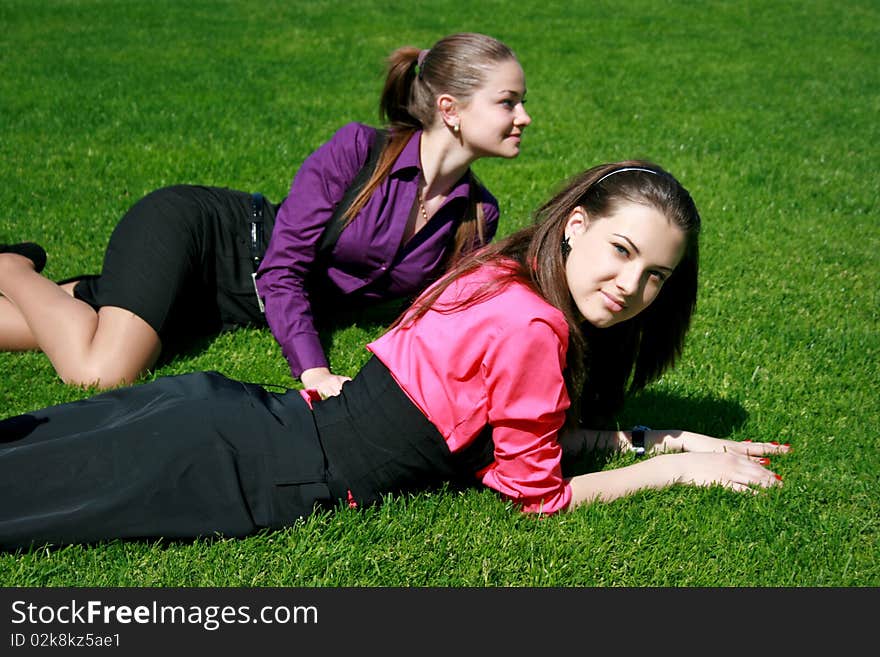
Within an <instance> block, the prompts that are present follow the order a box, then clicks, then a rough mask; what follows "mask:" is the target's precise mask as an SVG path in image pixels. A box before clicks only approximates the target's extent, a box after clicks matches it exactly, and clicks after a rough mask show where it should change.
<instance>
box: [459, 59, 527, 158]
mask: <svg viewBox="0 0 880 657" xmlns="http://www.w3.org/2000/svg"><path fill="white" fill-rule="evenodd" d="M525 95H526V79H525V74H524V73H523V70H522V67H521V66H520V65H519V63H518V62H517V61H516V60H513V59H509V60H505V61H503V62H501V63H499V64H497V65H496V66H495V67H494V68H493V69H492V70H491V71H490V72H489V74H488V75H487V76H486V82H485V83H484V84H483V86H481V87H480V88H479V89H477V91H476V92H475V93H474V95H473V96H472V97H471V98H470V100H469V101H468V102H467V104H465V105H464V106H463V107H460V108H459V111H458V119H459V129H460V131H461V140H462V143H463V144H464V146H465V147H466V148H468V149H470V151H471V153H472V155H473V157H474V158H475V159H476V158H478V157H508V158H511V157H516V156H517V155H519V148H520V141H521V140H522V133H523V130H525V128H526V126H527V125H529V124H530V123H531V122H532V117H531V116H529V114H528V112H526V109H525V107H524V106H523V103H524V102H525V101H524V99H525Z"/></svg>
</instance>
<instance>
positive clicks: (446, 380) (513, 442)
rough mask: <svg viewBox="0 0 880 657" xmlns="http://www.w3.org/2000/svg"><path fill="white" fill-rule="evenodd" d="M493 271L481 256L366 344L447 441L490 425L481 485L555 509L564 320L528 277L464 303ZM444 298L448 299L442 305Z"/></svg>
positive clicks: (560, 491)
mask: <svg viewBox="0 0 880 657" xmlns="http://www.w3.org/2000/svg"><path fill="white" fill-rule="evenodd" d="M498 273H499V268H498V267H495V266H485V267H482V268H481V269H479V270H477V271H476V272H474V273H472V274H469V275H466V276H463V277H461V278H460V279H459V280H458V281H456V282H455V283H453V284H452V285H450V286H449V288H447V289H446V290H445V291H444V293H443V294H442V295H441V297H440V298H439V299H438V302H437V303H436V304H434V306H433V307H432V309H431V310H429V311H428V312H427V313H426V314H425V315H424V316H422V317H421V318H420V319H418V320H417V321H415V322H413V323H406V322H404V323H403V324H401V325H399V326H397V327H395V328H394V329H392V330H391V331H389V332H388V333H386V334H385V335H383V336H382V337H380V338H379V339H377V340H375V341H374V342H371V343H370V344H369V345H367V349H369V350H370V351H371V352H373V353H374V354H375V355H376V356H377V357H378V358H379V359H380V360H381V361H382V362H383V363H384V364H385V366H386V367H387V368H388V369H389V371H390V372H391V374H392V376H394V378H395V380H396V381H397V383H398V384H400V386H401V388H402V389H403V390H404V391H405V392H406V394H407V395H408V396H409V397H410V399H411V400H412V401H413V403H415V404H416V406H418V408H420V409H421V410H422V412H423V413H424V414H425V416H426V417H427V418H428V419H429V420H430V421H431V422H432V423H433V424H434V425H435V426H436V427H437V429H438V430H439V431H440V433H441V434H442V435H443V437H444V438H445V439H446V442H447V443H448V445H449V448H450V450H451V451H453V452H455V451H457V450H460V449H462V448H463V447H465V446H466V445H468V444H469V443H471V442H472V441H473V440H474V439H475V438H476V437H477V436H478V434H479V433H480V431H481V430H482V429H483V427H484V426H486V425H487V424H489V425H491V427H492V440H493V442H494V446H495V447H494V454H495V460H494V462H493V463H492V464H491V465H490V466H489V467H488V468H486V469H484V470H483V471H481V472H480V473H479V476H480V478H481V480H482V482H483V484H485V485H486V486H488V487H489V488H492V489H494V490H496V491H498V492H499V493H501V494H502V495H504V496H505V497H507V498H509V499H511V500H513V501H514V502H515V503H516V504H518V505H519V506H520V507H521V508H522V509H523V510H524V511H530V512H543V513H553V512H555V511H559V510H560V509H564V508H566V507H567V506H568V504H569V502H570V501H571V487H570V486H569V485H568V483H567V482H566V481H565V480H564V479H563V477H562V469H561V465H560V459H561V456H562V449H561V447H560V445H559V443H558V441H557V432H558V431H559V429H560V428H561V427H562V425H563V423H564V421H565V411H566V409H567V408H568V406H569V403H570V400H569V397H568V392H567V390H566V388H565V382H564V379H563V374H562V373H563V369H564V367H565V353H566V349H567V347H568V325H567V324H566V322H565V318H564V317H563V315H562V313H561V312H560V311H559V310H558V309H557V308H555V307H553V306H551V305H550V304H549V303H547V302H546V301H545V300H544V299H542V298H541V297H540V296H538V295H537V294H535V293H534V292H533V291H532V290H531V289H529V288H528V287H527V286H526V285H523V284H522V283H519V282H512V283H510V284H506V285H505V286H504V287H502V288H501V289H500V290H499V291H498V292H497V293H496V294H494V295H493V296H491V297H490V298H488V299H486V300H483V301H480V302H479V303H477V304H475V305H472V306H470V307H469V308H467V309H466V310H460V311H455V312H443V307H444V305H446V304H450V302H453V303H454V302H455V301H456V300H458V299H462V298H467V297H468V296H470V295H471V294H472V293H473V292H474V291H475V290H477V289H478V288H480V286H482V285H484V284H485V283H487V282H491V281H492V280H494V279H495V278H496V277H497V276H498ZM447 308H448V305H447Z"/></svg>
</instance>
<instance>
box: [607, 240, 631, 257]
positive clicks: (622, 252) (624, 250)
mask: <svg viewBox="0 0 880 657" xmlns="http://www.w3.org/2000/svg"><path fill="white" fill-rule="evenodd" d="M611 246H613V247H614V250H615V251H617V252H618V253H619V254H620V255H624V256H628V255H629V249H627V248H626V247H625V246H623V244H618V243H616V242H612V244H611Z"/></svg>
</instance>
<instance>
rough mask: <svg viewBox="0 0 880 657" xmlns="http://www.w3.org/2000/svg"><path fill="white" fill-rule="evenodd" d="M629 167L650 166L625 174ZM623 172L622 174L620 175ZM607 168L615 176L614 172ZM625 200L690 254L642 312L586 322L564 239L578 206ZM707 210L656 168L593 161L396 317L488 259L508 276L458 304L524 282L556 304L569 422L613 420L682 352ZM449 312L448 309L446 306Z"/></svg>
mask: <svg viewBox="0 0 880 657" xmlns="http://www.w3.org/2000/svg"><path fill="white" fill-rule="evenodd" d="M630 167H638V168H640V169H648V170H649V172H646V171H639V170H635V171H618V170H620V169H627V168H630ZM613 172H617V173H613ZM609 173H611V174H612V175H610V176H608V177H605V176H607V175H608V174H609ZM623 203H639V204H642V205H647V206H649V207H653V208H655V209H657V210H658V211H659V212H660V213H662V214H663V215H664V216H665V217H666V218H667V220H669V222H670V223H672V224H674V225H676V226H678V227H679V228H680V229H681V230H682V231H683V232H684V234H685V238H686V246H685V252H684V255H683V257H682V259H681V261H680V262H679V264H678V266H677V267H676V268H675V271H674V272H673V273H672V275H671V276H670V277H669V278H668V280H667V281H666V282H665V283H664V284H663V287H662V288H661V289H660V293H659V294H658V295H657V298H656V299H655V300H654V302H653V303H652V304H651V305H650V306H648V307H647V308H646V309H645V310H644V311H642V312H641V313H639V314H638V315H636V316H635V317H633V318H631V319H629V320H627V321H624V322H621V323H619V324H616V325H614V326H611V327H608V328H603V329H598V328H596V327H594V326H592V325H591V324H589V323H588V322H585V321H583V320H582V318H581V316H580V313H579V312H578V310H577V307H576V306H575V303H574V300H573V299H572V297H571V294H570V292H569V288H568V281H567V278H566V274H565V256H564V255H563V252H562V249H561V248H560V244H561V241H562V238H563V236H564V234H565V226H566V224H567V222H568V218H569V216H570V215H571V212H572V211H573V210H574V209H575V208H577V207H579V206H580V207H583V208H584V209H585V210H586V211H587V215H588V216H589V217H602V216H608V215H610V214H613V212H614V211H615V210H616V209H617V208H618V207H619V206H620V205H621V204H623ZM699 233H700V215H699V212H698V211H697V208H696V205H695V204H694V202H693V199H692V198H691V195H690V194H689V193H688V191H687V190H686V189H685V188H684V187H682V185H681V184H680V183H679V182H678V181H677V180H676V179H675V178H674V177H673V176H672V175H671V174H669V173H668V172H666V171H664V170H663V169H662V168H661V167H659V166H658V165H656V164H654V163H652V162H647V161H643V160H630V161H626V162H617V163H614V164H603V165H600V166H597V167H593V168H592V169H589V170H587V171H584V172H583V173H581V174H579V175H577V176H575V177H574V178H572V179H570V180H569V181H568V183H567V184H566V185H564V186H563V187H562V188H561V189H560V190H559V191H558V192H557V193H556V194H555V195H554V196H553V197H552V198H551V199H550V200H548V201H547V202H546V203H544V204H543V205H542V206H540V207H539V208H538V209H537V210H536V211H535V213H534V222H533V224H532V225H530V226H528V227H526V228H523V229H521V230H519V231H517V232H515V233H513V234H512V235H510V236H508V237H506V238H505V239H503V240H501V241H499V242H496V243H495V244H491V245H489V246H487V247H485V248H483V249H480V250H479V251H478V252H476V253H474V254H472V255H470V256H468V257H466V258H464V259H463V260H462V261H461V262H460V263H459V264H458V265H457V266H455V267H454V268H453V269H451V270H450V271H449V273H447V274H446V276H445V277H444V278H443V279H441V281H440V282H439V283H438V284H437V285H435V286H434V287H433V288H432V289H430V290H429V291H428V292H427V293H426V294H425V295H423V297H421V298H420V299H419V300H417V301H416V304H415V306H414V307H413V310H412V311H411V312H410V313H409V314H408V315H406V316H405V317H404V318H401V319H400V320H398V323H400V322H401V321H405V322H409V321H412V320H414V319H417V318H418V317H420V316H421V315H423V314H424V313H425V312H427V310H428V308H429V307H430V306H431V305H432V304H433V303H435V302H436V301H437V298H438V297H439V296H440V294H441V293H442V292H443V290H444V289H445V288H446V287H447V286H448V285H449V284H450V283H451V282H452V281H453V280H455V279H456V278H458V277H460V276H462V275H463V274H466V273H468V272H471V271H473V270H475V269H476V268H478V267H480V266H481V265H484V264H486V263H493V264H497V265H498V266H499V267H501V268H502V269H503V270H504V271H505V274H504V275H502V276H501V277H499V278H498V279H497V280H495V281H493V282H492V283H490V284H488V285H487V286H485V288H483V289H482V290H480V291H478V292H477V293H476V294H475V295H474V296H472V297H470V298H469V299H467V300H465V301H463V302H462V303H461V304H459V305H458V306H457V307H456V308H450V310H455V309H459V308H462V307H467V306H468V305H470V304H473V303H477V302H478V301H479V300H480V299H484V298H486V297H487V296H490V295H492V294H494V293H495V292H496V291H497V289H498V288H499V287H501V286H503V285H505V284H507V283H508V282H510V281H511V280H517V281H520V282H522V283H524V284H526V285H528V286H529V287H530V288H532V289H533V290H534V291H535V292H536V293H537V294H539V295H540V296H542V297H543V298H544V299H546V300H547V301H548V302H549V303H550V304H552V305H553V306H555V307H556V308H558V309H559V310H560V311H561V312H562V313H563V315H564V316H565V319H566V322H567V323H568V326H569V347H568V353H567V357H566V358H567V368H566V380H567V384H568V389H569V395H570V396H571V398H572V407H571V410H570V412H569V415H570V419H571V420H579V421H582V422H595V421H604V420H607V419H610V417H611V416H612V415H613V414H614V413H615V412H616V411H617V410H618V409H619V408H620V406H621V405H622V403H623V400H624V396H625V394H626V393H627V392H628V391H629V392H634V391H637V390H640V389H641V388H643V387H645V386H646V385H647V384H648V383H650V382H651V381H654V380H655V379H657V378H658V377H659V376H660V375H661V374H662V373H663V372H664V371H665V370H666V369H667V368H669V367H671V366H672V365H673V364H674V363H675V361H676V359H677V358H678V357H679V356H680V355H681V351H682V348H683V346H684V338H685V335H686V334H687V331H688V328H689V327H690V321H691V316H692V315H693V312H694V310H695V308H696V301H697V277H698V261H699ZM444 310H446V309H445V308H444Z"/></svg>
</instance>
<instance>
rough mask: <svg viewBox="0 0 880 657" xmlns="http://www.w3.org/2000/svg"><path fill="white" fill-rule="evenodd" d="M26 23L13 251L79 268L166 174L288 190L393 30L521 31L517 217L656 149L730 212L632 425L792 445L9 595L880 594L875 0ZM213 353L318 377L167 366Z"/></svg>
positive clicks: (55, 385) (17, 386)
mask: <svg viewBox="0 0 880 657" xmlns="http://www.w3.org/2000/svg"><path fill="white" fill-rule="evenodd" d="M0 22H2V25H3V26H4V29H3V30H2V32H0V144H2V145H0V153H2V158H0V208H2V210H0V241H19V240H23V239H34V240H37V241H39V242H40V243H42V244H43V245H44V246H46V248H47V249H48V251H49V254H50V259H49V264H48V266H47V269H46V273H47V275H49V276H51V277H55V278H63V277H66V276H72V275H75V274H79V273H83V272H91V271H97V270H98V269H99V268H100V263H101V258H102V252H103V248H104V246H105V244H106V241H107V238H108V236H109V233H110V231H111V230H112V228H113V226H114V225H115V223H116V221H117V220H118V218H119V216H121V214H122V213H123V212H124V211H125V209H126V208H127V207H128V206H129V205H130V204H131V203H132V202H133V201H134V200H136V199H137V198H139V197H140V196H141V195H143V194H144V193H146V192H147V191H150V190H152V189H154V188H156V187H159V186H161V185H165V184H170V183H185V182H191V183H203V184H217V185H224V186H229V187H233V188H240V189H245V190H251V191H256V190H259V191H262V192H264V193H265V194H267V195H268V196H269V197H270V198H272V199H278V198H280V197H281V196H282V195H283V194H285V193H286V191H287V188H288V185H289V183H290V179H291V177H292V176H293V174H294V173H295V171H296V169H297V167H298V166H299V164H300V163H301V161H302V160H303V158H305V157H306V156H307V155H308V153H310V152H311V151H312V150H313V149H314V148H316V147H317V146H318V145H319V144H321V143H322V142H323V141H325V140H326V139H327V138H328V137H329V136H330V135H331V134H332V132H333V130H335V129H336V128H337V127H338V126H340V125H342V124H343V123H345V122H347V121H351V120H359V121H364V122H368V123H375V121H376V113H377V112H376V99H377V96H378V93H379V89H380V86H381V81H382V70H383V68H382V62H383V58H384V57H385V56H386V55H387V54H388V52H390V51H391V50H392V49H393V48H394V47H396V46H398V45H403V44H415V45H420V46H428V45H430V44H431V43H432V42H433V41H435V40H436V39H438V38H439V37H441V36H443V35H444V34H447V33H450V32H454V31H459V30H471V31H482V32H487V33H489V34H493V35H495V36H497V37H499V38H501V39H503V40H504V41H506V42H507V43H509V44H510V45H511V46H512V47H513V48H514V49H515V50H516V51H517V53H518V54H519V56H520V59H521V61H522V63H523V66H524V68H525V70H526V76H527V82H528V88H529V93H528V100H529V104H528V106H527V107H528V109H529V111H530V112H531V113H532V115H533V118H534V124H533V126H532V127H530V128H529V130H528V131H527V134H526V138H525V140H524V147H523V153H522V155H521V156H520V157H519V158H518V159H517V160H515V161H512V162H508V161H488V160H487V161H481V162H479V163H478V164H477V166H476V167H475V168H476V171H477V174H478V175H479V176H480V177H481V178H482V179H483V180H484V181H485V182H486V183H487V185H488V186H489V187H490V188H491V189H492V190H493V192H494V193H495V194H496V195H497V196H498V198H499V199H500V202H501V207H502V212H503V223H502V226H501V233H502V234H506V233H508V232H511V231H512V230H514V229H515V228H517V227H519V226H522V225H524V224H525V223H526V222H527V221H528V220H529V213H530V211H531V209H532V208H534V207H535V206H537V205H538V204H539V203H540V202H541V201H543V200H544V199H545V198H546V197H547V196H548V194H549V193H550V192H551V191H552V190H553V189H555V188H556V186H557V185H558V184H559V183H560V182H561V181H562V180H563V179H564V178H566V177H568V176H569V175H572V174H574V173H575V172H577V171H579V170H581V169H584V168H586V167H588V166H591V165H594V164H597V163H599V162H603V161H610V160H617V159H625V158H631V157H647V158H650V159H653V160H655V161H657V162H659V163H660V164H662V165H663V166H665V167H666V168H668V169H669V170H670V171H672V172H673V173H675V174H676V175H677V176H678V177H679V178H680V179H681V180H682V182H683V183H684V184H685V186H687V187H688V188H689V189H690V191H691V192H692V194H693V195H694V198H695V199H696V201H697V204H698V206H699V207H700V209H701V213H702V215H703V218H704V226H705V231H704V237H703V242H702V253H703V259H702V265H701V273H702V277H701V291H700V301H699V306H698V312H697V316H696V319H695V323H694V327H693V331H692V332H691V335H690V336H689V339H688V343H687V347H686V350H685V353H684V357H683V358H682V360H681V363H680V364H679V366H678V367H677V368H676V369H675V370H674V371H672V372H670V373H669V374H667V375H666V376H665V377H664V378H663V379H662V380H661V381H659V382H658V383H657V384H655V385H654V386H652V387H651V388H650V389H649V390H647V391H646V392H645V393H644V394H642V395H640V396H639V397H638V398H636V399H633V400H631V402H630V403H629V404H628V405H627V407H626V409H625V411H624V413H623V414H622V416H621V418H620V422H621V425H622V426H627V425H629V424H633V423H635V422H641V423H645V424H648V425H651V426H666V427H686V428H692V429H695V430H701V431H706V432H709V433H713V434H717V435H722V436H730V437H733V438H736V439H746V438H751V439H760V440H764V439H766V440H780V441H784V442H791V443H792V445H793V446H794V453H793V454H792V455H790V456H788V457H786V458H777V459H774V462H773V468H774V469H775V470H776V471H778V472H779V473H780V474H781V475H782V476H783V478H784V481H785V485H784V486H783V487H782V488H781V489H779V490H774V491H772V492H768V493H766V494H762V495H759V496H742V495H736V494H733V493H730V492H727V491H724V490H721V489H717V488H715V489H694V488H683V487H678V488H673V489H668V490H664V491H660V492H650V493H648V492H645V493H639V494H637V495H635V496H633V497H631V498H628V499H624V500H620V501H617V502H615V503H612V504H606V505H591V506H587V507H585V508H582V509H579V510H577V511H576V512H574V513H571V514H564V515H561V516H558V517H549V518H544V519H536V518H532V517H525V516H523V515H521V514H518V513H516V512H515V511H514V510H512V509H511V508H510V507H509V505H508V504H506V503H505V502H503V501H502V500H501V499H499V498H498V497H496V496H495V495H494V494H493V493H492V492H490V491H488V490H474V491H469V492H467V493H464V494H461V493H455V492H449V491H442V492H438V493H434V494H423V495H418V496H404V497H399V498H395V499H389V500H387V502H386V504H385V505H384V506H382V507H381V508H378V509H373V510H367V511H361V512H352V511H349V510H341V511H339V512H336V513H326V514H321V515H319V516H316V517H314V518H311V519H309V520H308V521H305V522H302V523H300V524H299V525H297V526H295V527H292V528H290V529H289V530H285V531H278V532H274V533H267V534H263V535H259V536H255V537H253V538H249V539H245V540H219V539H206V540H199V541H196V542H194V543H182V544H181V543H168V544H151V543H147V542H127V543H122V542H113V543H110V544H107V545H102V546H97V547H83V546H71V547H65V548H57V549H48V550H47V549H43V550H35V551H33V552H30V553H26V554H3V555H0V583H2V584H3V585H7V586H72V585H76V586H178V585H180V586H295V585H304V586H361V585H364V586H384V585H440V586H445V585H454V586H483V585H489V586H496V585H513V586H648V585H661V586H877V585H880V558H878V557H880V545H878V535H880V526H878V525H880V523H878V519H880V502H878V499H880V490H878V488H880V487H878V472H880V443H878V429H877V427H878V426H880V407H878V381H880V372H878V351H880V350H878V346H880V345H878V343H880V340H878V337H877V333H878V331H877V329H878V322H877V319H878V307H880V303H878V302H880V294H878V290H880V275H878V273H880V272H878V270H880V267H878V256H877V253H878V248H880V230H878V196H880V192H878V189H880V185H878V178H877V173H876V162H877V161H878V159H880V127H878V121H877V116H878V114H880V73H878V72H880V57H878V51H877V47H876V44H877V42H878V39H880V7H878V5H877V4H876V2H873V1H872V0H862V1H857V0H847V1H844V2H839V1H838V2H832V1H831V0H827V1H818V0H817V1H813V2H784V1H781V0H780V1H776V2H758V1H753V2H699V3H690V2H649V1H647V0H634V1H633V2H627V3H620V2H612V1H610V0H609V1H607V2H604V1H602V2H582V3H563V2H555V1H545V2H540V3H531V2H527V3H520V4H518V5H516V7H515V10H512V6H511V5H510V4H509V3H508V2H500V1H496V0H485V1H484V2H480V3H460V2H449V1H447V0H436V1H435V2H432V3H428V4H424V5H420V4H418V3H416V4H413V3H395V2H387V0H385V1H381V2H380V1H378V0H369V1H367V2H359V3H344V2H320V1H318V2H315V1H311V2H289V1H287V0H284V1H282V0H274V1H265V2H252V3H243V2H225V1H219V0H214V1H208V0H200V1H199V0H197V1H193V2H187V3H178V2H173V1H156V2H150V3H142V2H134V1H117V2H111V1H98V0H91V1H86V0H68V1H61V0H59V1H52V2H49V1H44V2H31V1H30V0H3V1H2V3H0ZM378 332H379V329H378V328H376V327H352V328H348V329H343V330H340V331H338V332H337V333H335V334H334V335H333V336H328V339H329V338H330V337H332V345H331V348H330V357H331V361H332V363H333V366H334V369H336V370H337V371H340V372H345V373H348V374H354V372H356V371H357V368H358V367H359V366H360V365H361V364H362V363H363V362H364V360H365V352H364V351H363V349H362V346H363V344H364V343H365V342H366V341H368V340H369V339H370V338H372V337H374V336H375V335H377V334H378ZM200 369H213V370H219V371H221V372H223V373H224V374H226V375H228V376H231V377H234V378H239V379H243V380H247V381H256V382H265V383H274V384H282V385H293V384H294V382H293V381H292V380H291V378H290V376H289V373H288V371H287V366H286V364H285V362H284V361H283V358H282V357H281V355H280V351H279V350H278V348H277V347H276V345H275V342H274V341H273V339H272V337H271V335H270V334H269V333H268V331H258V330H242V331H237V332H235V333H230V334H226V335H223V336H220V337H219V338H217V339H216V340H214V341H212V342H211V343H210V344H209V345H207V346H206V347H205V349H203V350H199V351H194V352H192V353H188V354H184V355H181V356H179V357H177V358H175V359H174V360H173V361H171V362H170V363H168V364H166V365H163V366H162V367H161V368H160V369H158V370H157V371H156V372H154V373H153V375H152V376H160V375H165V374H173V373H182V372H188V371H192V370H200ZM0 376H2V380H0V411H2V413H3V414H5V415H9V414H13V413H17V412H24V411H28V410H31V409H33V408H38V407H42V406H45V405H48V404H53V403H58V402H62V401H68V400H73V399H78V398H81V397H83V396H85V395H87V394H88V392H87V391H84V390H80V389H76V388H69V387H65V386H64V385H62V384H61V383H60V382H59V381H58V380H57V378H56V377H55V375H54V373H53V370H52V368H51V366H50V365H49V363H48V361H47V360H46V358H45V357H44V356H42V355H41V354H0ZM625 462H626V458H623V457H621V458H618V459H616V460H612V461H611V462H609V463H607V464H603V465H604V467H615V466H617V465H620V464H621V463H625ZM46 475H47V476H51V473H46ZM26 494H27V491H22V495H26ZM6 503H9V501H8V500H7V501H6Z"/></svg>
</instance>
